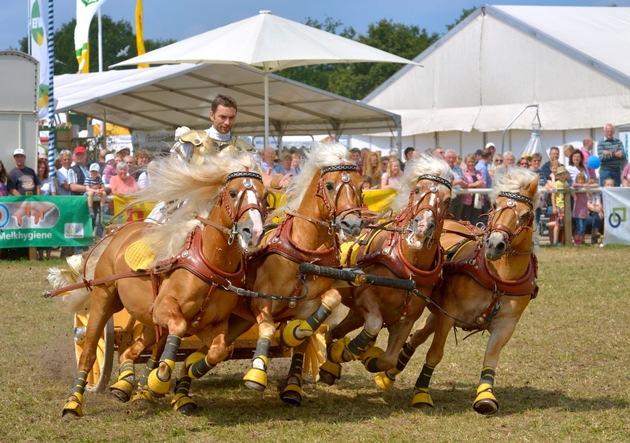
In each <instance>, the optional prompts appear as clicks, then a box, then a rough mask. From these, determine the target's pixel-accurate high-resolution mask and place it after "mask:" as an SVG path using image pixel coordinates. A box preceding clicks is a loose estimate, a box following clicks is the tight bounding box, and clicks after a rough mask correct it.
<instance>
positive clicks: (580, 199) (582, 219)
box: [573, 172, 588, 246]
mask: <svg viewBox="0 0 630 443" xmlns="http://www.w3.org/2000/svg"><path fill="white" fill-rule="evenodd" d="M586 186H587V185H586V175H584V173H582V172H580V173H578V175H576V176H575V183H574V184H573V187H574V188H575V189H580V190H581V189H584V188H586ZM587 217H588V195H586V193H585V192H576V193H575V194H573V221H574V222H575V236H574V237H573V244H575V246H582V245H583V244H584V236H585V234H586V218H587Z"/></svg>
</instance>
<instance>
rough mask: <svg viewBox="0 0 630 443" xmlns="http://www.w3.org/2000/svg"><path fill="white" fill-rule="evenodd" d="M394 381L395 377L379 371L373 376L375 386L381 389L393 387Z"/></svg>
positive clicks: (385, 389) (387, 389) (386, 389)
mask: <svg viewBox="0 0 630 443" xmlns="http://www.w3.org/2000/svg"><path fill="white" fill-rule="evenodd" d="M395 381H396V379H395V378H390V377H389V376H388V375H387V373H385V372H379V373H378V374H376V375H375V376H374V383H376V386H378V387H379V389H381V390H382V391H389V390H390V389H391V388H393V387H394V382H395Z"/></svg>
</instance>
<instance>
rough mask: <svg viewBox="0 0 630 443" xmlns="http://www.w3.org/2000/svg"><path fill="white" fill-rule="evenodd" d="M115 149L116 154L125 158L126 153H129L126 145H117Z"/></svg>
mask: <svg viewBox="0 0 630 443" xmlns="http://www.w3.org/2000/svg"><path fill="white" fill-rule="evenodd" d="M115 151H116V155H118V156H119V157H120V158H125V156H126V155H130V154H131V150H130V149H129V148H127V147H126V146H117V147H116V149H115Z"/></svg>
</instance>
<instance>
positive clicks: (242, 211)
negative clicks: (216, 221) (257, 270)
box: [217, 171, 267, 249]
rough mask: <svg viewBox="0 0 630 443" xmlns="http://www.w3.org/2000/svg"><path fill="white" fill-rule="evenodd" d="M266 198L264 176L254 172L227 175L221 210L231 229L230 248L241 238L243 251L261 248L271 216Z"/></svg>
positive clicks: (220, 201)
mask: <svg viewBox="0 0 630 443" xmlns="http://www.w3.org/2000/svg"><path fill="white" fill-rule="evenodd" d="M266 197H267V191H266V190H265V187H264V185H263V182H262V177H261V175H260V174H258V173H256V172H251V171H237V172H231V173H229V174H227V176H226V177H225V180H224V186H223V188H222V190H221V193H220V194H219V199H218V201H217V206H218V207H222V208H223V210H224V211H223V218H224V225H225V226H227V227H230V237H229V239H228V243H229V244H232V242H233V241H234V239H235V238H238V241H239V243H240V246H241V247H242V248H243V249H250V248H253V247H255V246H257V245H258V242H259V240H260V237H261V235H262V233H263V220H264V219H265V217H266V215H267V200H266Z"/></svg>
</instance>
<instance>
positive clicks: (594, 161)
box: [586, 155, 600, 169]
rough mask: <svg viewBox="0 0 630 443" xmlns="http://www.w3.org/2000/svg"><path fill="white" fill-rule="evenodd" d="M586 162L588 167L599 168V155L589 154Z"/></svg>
mask: <svg viewBox="0 0 630 443" xmlns="http://www.w3.org/2000/svg"><path fill="white" fill-rule="evenodd" d="M586 163H587V164H588V167H589V168H591V169H597V168H599V164H600V162H599V157H598V156H596V155H591V156H590V157H589V158H588V160H586Z"/></svg>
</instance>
